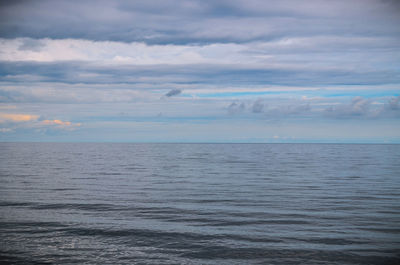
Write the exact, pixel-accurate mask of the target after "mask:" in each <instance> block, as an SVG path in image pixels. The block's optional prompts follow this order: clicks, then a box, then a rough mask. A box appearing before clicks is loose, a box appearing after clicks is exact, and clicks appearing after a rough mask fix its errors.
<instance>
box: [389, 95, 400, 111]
mask: <svg viewBox="0 0 400 265" xmlns="http://www.w3.org/2000/svg"><path fill="white" fill-rule="evenodd" d="M399 102H400V96H397V97H392V98H391V99H389V102H388V108H389V109H391V110H399V109H400V106H399V105H400V104H399Z"/></svg>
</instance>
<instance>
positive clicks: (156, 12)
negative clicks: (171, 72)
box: [0, 0, 399, 44]
mask: <svg viewBox="0 0 400 265" xmlns="http://www.w3.org/2000/svg"><path fill="white" fill-rule="evenodd" d="M394 2H395V1H378V0H364V1H361V0H354V1H351V2H349V1H343V0H340V1H329V2H327V1H325V0H313V1H309V2H308V1H307V2H306V3H299V2H298V1H293V0H282V1H268V2H265V1H262V0H233V1H226V0H221V1H203V0H187V1H184V2H182V1H179V0H168V1H159V0H151V1H146V3H144V2H143V1H123V0H116V1H105V0H98V1H90V0H82V1H79V2H71V1H67V0H60V1H49V0H38V1H13V3H12V4H3V5H2V6H1V8H0V36H5V37H7V38H15V37H31V38H35V39H38V38H45V37H48V38H54V39H61V38H76V39H90V40H95V41H104V40H112V41H123V42H145V43H148V44H178V43H179V44H199V43H215V42H218V43H227V42H237V43H238V42H254V41H259V40H270V39H278V38H285V37H287V36H291V35H300V36H312V35H314V36H315V35H339V34H340V35H344V34H351V35H354V36H356V35H362V34H371V35H379V34H387V35H392V36H393V35H395V34H396V33H398V29H397V27H396V25H398V23H396V22H398V21H399V18H398V13H397V11H398V5H395V4H393V3H394ZM396 6H397V8H394V7H396ZM98 25H101V27H99V26H98ZM282 25H285V26H284V27H282ZM322 25H324V26H322ZM349 25H351V26H352V27H351V31H349Z"/></svg>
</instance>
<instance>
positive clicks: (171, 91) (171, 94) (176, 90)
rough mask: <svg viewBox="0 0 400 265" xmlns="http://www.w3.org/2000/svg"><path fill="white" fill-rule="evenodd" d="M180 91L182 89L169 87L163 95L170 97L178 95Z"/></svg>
mask: <svg viewBox="0 0 400 265" xmlns="http://www.w3.org/2000/svg"><path fill="white" fill-rule="evenodd" d="M180 93H182V90H180V89H171V90H170V91H169V92H168V93H167V94H165V96H166V97H172V96H176V95H179V94H180Z"/></svg>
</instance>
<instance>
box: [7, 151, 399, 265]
mask: <svg viewBox="0 0 400 265" xmlns="http://www.w3.org/2000/svg"><path fill="white" fill-rule="evenodd" d="M0 264H307V265H308V264H311V265H312V264H363V265H364V264H391V265H394V264H400V145H391V144H383V145H375V144H365V145H364V144H147V143H143V144H132V143H0Z"/></svg>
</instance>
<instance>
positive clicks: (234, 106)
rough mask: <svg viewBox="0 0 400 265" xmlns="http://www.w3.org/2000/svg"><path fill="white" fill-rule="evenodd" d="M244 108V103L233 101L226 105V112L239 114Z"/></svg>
mask: <svg viewBox="0 0 400 265" xmlns="http://www.w3.org/2000/svg"><path fill="white" fill-rule="evenodd" d="M245 109H246V107H245V105H244V103H243V102H242V103H240V104H239V103H236V102H233V103H231V104H230V105H229V106H228V113H229V114H230V115H235V114H240V113H242V112H243V111H244V110H245Z"/></svg>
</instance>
